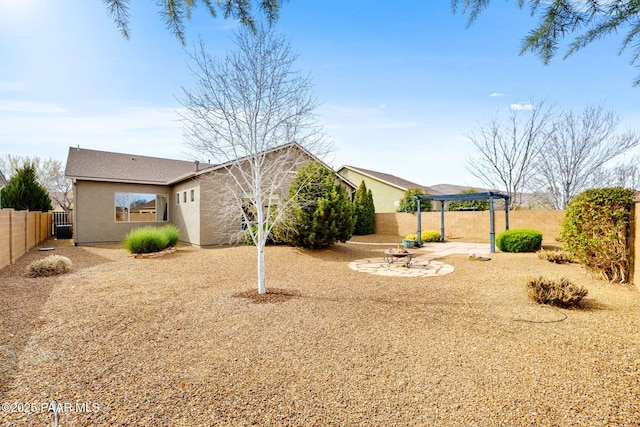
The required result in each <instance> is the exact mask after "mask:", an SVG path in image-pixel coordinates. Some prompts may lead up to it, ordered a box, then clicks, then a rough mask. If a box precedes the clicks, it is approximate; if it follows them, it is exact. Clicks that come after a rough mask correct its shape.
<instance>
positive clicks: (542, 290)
mask: <svg viewBox="0 0 640 427" xmlns="http://www.w3.org/2000/svg"><path fill="white" fill-rule="evenodd" d="M527 292H528V293H529V297H530V298H531V299H533V300H534V301H536V302H538V303H540V304H549V305H554V306H556V307H562V308H567V307H574V306H576V305H578V303H580V300H582V298H584V297H585V296H586V295H587V293H588V291H587V290H586V289H585V288H583V287H582V286H578V285H576V284H574V283H573V282H571V281H570V280H569V279H567V278H566V277H562V278H560V279H559V280H550V279H546V278H544V277H542V276H540V277H537V278H531V279H527Z"/></svg>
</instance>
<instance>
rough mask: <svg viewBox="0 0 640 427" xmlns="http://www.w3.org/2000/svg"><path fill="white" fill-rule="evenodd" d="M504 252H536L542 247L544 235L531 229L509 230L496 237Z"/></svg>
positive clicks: (499, 246)
mask: <svg viewBox="0 0 640 427" xmlns="http://www.w3.org/2000/svg"><path fill="white" fill-rule="evenodd" d="M496 245H497V246H498V249H500V250H501V251H502V252H534V251H536V250H538V249H539V248H540V245H542V233H541V232H539V231H537V230H533V229H530V228H522V229H519V230H507V231H504V232H502V233H500V234H498V237H496Z"/></svg>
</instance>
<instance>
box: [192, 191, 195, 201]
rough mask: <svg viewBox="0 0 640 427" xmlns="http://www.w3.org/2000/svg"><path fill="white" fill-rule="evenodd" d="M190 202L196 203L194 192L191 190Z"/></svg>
mask: <svg viewBox="0 0 640 427" xmlns="http://www.w3.org/2000/svg"><path fill="white" fill-rule="evenodd" d="M191 201H192V202H195V201H196V190H191Z"/></svg>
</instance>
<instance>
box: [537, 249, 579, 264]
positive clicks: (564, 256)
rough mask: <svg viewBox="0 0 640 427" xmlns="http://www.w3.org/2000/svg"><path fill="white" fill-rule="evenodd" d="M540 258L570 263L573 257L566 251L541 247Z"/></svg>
mask: <svg viewBox="0 0 640 427" xmlns="http://www.w3.org/2000/svg"><path fill="white" fill-rule="evenodd" d="M537 254H538V258H540V259H546V260H547V261H549V262H553V263H556V264H564V263H570V262H571V258H570V257H569V254H568V253H567V252H566V251H552V250H547V249H540V250H539V251H538V252H537Z"/></svg>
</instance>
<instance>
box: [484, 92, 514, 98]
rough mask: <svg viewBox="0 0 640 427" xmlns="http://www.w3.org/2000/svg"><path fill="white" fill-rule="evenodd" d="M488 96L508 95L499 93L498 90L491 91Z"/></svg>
mask: <svg viewBox="0 0 640 427" xmlns="http://www.w3.org/2000/svg"><path fill="white" fill-rule="evenodd" d="M489 96H491V97H496V96H509V95H506V94H504V93H500V92H492V93H490V94H489Z"/></svg>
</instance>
